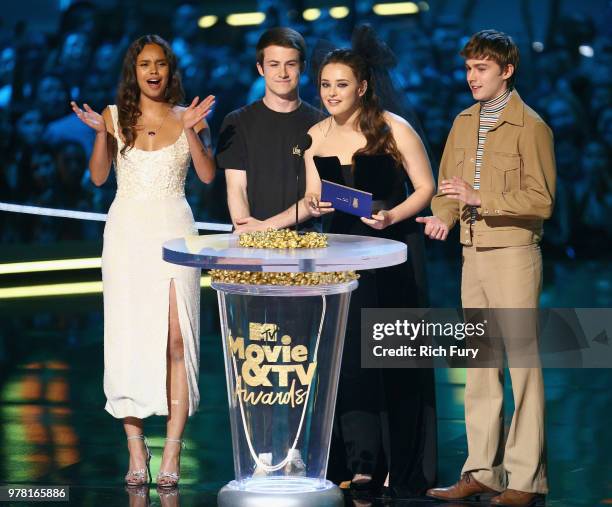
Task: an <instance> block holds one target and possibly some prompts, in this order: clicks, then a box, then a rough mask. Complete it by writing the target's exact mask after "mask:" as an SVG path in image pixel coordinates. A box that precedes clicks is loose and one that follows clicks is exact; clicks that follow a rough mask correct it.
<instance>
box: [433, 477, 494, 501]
mask: <svg viewBox="0 0 612 507" xmlns="http://www.w3.org/2000/svg"><path fill="white" fill-rule="evenodd" d="M426 495H427V496H430V497H432V498H437V499H438V500H467V499H474V500H480V499H481V498H489V497H491V496H493V495H499V491H495V490H494V489H491V488H489V487H487V486H485V485H484V484H480V483H479V482H478V481H477V480H476V479H474V477H472V474H471V473H469V472H466V473H464V474H463V475H462V476H461V479H459V481H458V482H456V483H455V484H453V485H452V486H450V487H448V488H433V489H430V490H428V491H427V493H426ZM496 498H497V497H496Z"/></svg>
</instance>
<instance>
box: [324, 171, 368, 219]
mask: <svg viewBox="0 0 612 507" xmlns="http://www.w3.org/2000/svg"><path fill="white" fill-rule="evenodd" d="M321 201H324V202H330V203H331V205H332V207H333V208H334V209H335V210H337V211H344V212H345V213H350V214H351V215H356V216H358V217H366V218H370V217H371V216H372V194H371V193H369V192H362V191H361V190H357V189H355V188H351V187H346V186H344V185H340V184H338V183H332V182H331V181H327V180H321Z"/></svg>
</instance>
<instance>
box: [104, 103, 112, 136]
mask: <svg viewBox="0 0 612 507" xmlns="http://www.w3.org/2000/svg"><path fill="white" fill-rule="evenodd" d="M110 108H111V106H106V107H105V108H104V109H103V110H102V118H104V124H105V125H106V131H107V132H110V133H111V134H113V135H114V134H115V127H114V126H113V115H112V113H111V109H110Z"/></svg>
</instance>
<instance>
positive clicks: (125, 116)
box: [117, 35, 185, 155]
mask: <svg viewBox="0 0 612 507" xmlns="http://www.w3.org/2000/svg"><path fill="white" fill-rule="evenodd" d="M147 44H155V45H157V46H159V47H160V48H162V50H163V52H164V55H165V57H166V60H167V61H168V69H169V80H168V86H167V87H166V89H165V90H164V100H165V101H166V102H167V103H168V104H170V105H171V106H175V105H177V104H180V103H181V102H182V101H183V98H184V96H185V94H184V92H183V84H182V82H181V75H180V73H179V70H178V67H177V62H176V56H175V55H174V52H173V51H172V49H171V48H170V45H169V44H168V43H167V42H166V41H165V40H164V39H162V38H161V37H160V36H159V35H143V36H142V37H139V38H138V39H136V40H135V41H134V42H132V44H131V45H130V47H129V48H128V50H127V52H126V54H125V58H124V59H123V69H122V71H121V81H120V82H119V89H118V91H117V109H118V111H119V129H120V130H121V135H122V136H123V139H124V140H125V144H124V146H123V148H122V149H121V155H124V154H125V152H126V150H128V149H131V148H133V147H134V143H135V142H136V123H137V122H138V118H140V116H141V115H142V111H141V110H140V107H139V101H140V87H139V86H138V80H137V78H136V60H137V59H138V55H139V54H140V52H141V51H142V49H143V48H144V47H145V46H146V45H147Z"/></svg>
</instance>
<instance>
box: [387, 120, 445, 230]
mask: <svg viewBox="0 0 612 507" xmlns="http://www.w3.org/2000/svg"><path fill="white" fill-rule="evenodd" d="M386 114H387V115H388V120H387V121H388V122H389V124H390V125H391V131H392V133H393V137H394V138H395V143H396V144H397V148H398V150H399V152H400V154H401V155H402V159H403V162H404V169H405V171H406V173H407V174H408V177H409V178H410V182H411V183H412V186H413V188H414V192H413V193H412V194H411V195H409V196H408V197H407V198H406V200H404V201H403V202H402V203H400V204H398V205H397V206H395V208H393V209H391V210H389V213H390V214H391V220H392V221H391V223H397V222H401V221H402V220H406V219H407V218H410V217H413V216H415V215H417V214H418V213H419V212H420V211H421V210H423V209H424V208H426V207H427V206H428V205H429V203H430V202H431V198H432V197H433V195H434V193H435V191H436V184H435V182H434V178H433V173H432V171H431V165H430V163H429V157H428V156H427V152H426V151H425V146H424V145H423V141H421V138H420V137H419V135H418V134H417V133H416V131H415V130H414V129H413V128H412V127H411V126H410V124H409V123H408V122H407V121H406V120H404V119H403V118H401V117H399V116H396V115H394V114H391V113H386Z"/></svg>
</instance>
